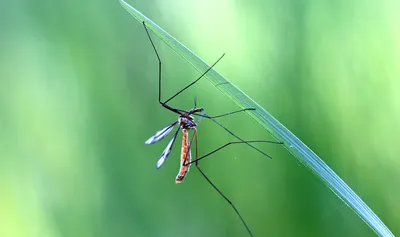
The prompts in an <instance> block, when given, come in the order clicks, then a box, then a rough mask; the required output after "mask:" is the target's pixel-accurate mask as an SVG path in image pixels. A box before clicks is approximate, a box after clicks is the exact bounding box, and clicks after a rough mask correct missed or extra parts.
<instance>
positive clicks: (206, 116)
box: [196, 114, 283, 159]
mask: <svg viewBox="0 0 400 237" xmlns="http://www.w3.org/2000/svg"><path fill="white" fill-rule="evenodd" d="M196 115H198V116H200V117H204V118H208V119H210V120H212V121H213V122H214V123H216V124H217V125H218V126H220V127H221V128H223V129H224V130H225V131H227V132H228V133H229V134H231V135H232V136H234V137H236V138H237V139H239V140H240V141H241V142H243V143H246V144H247V145H248V146H250V147H251V148H253V149H255V150H256V151H258V152H260V153H261V154H263V155H265V156H266V157H268V158H271V159H272V157H271V156H270V155H268V154H267V153H265V152H263V151H261V150H260V149H258V148H257V147H255V146H253V145H251V144H250V143H248V142H246V141H245V140H243V139H242V138H240V137H239V136H238V135H236V134H234V133H233V132H232V131H230V130H229V129H228V128H226V127H225V126H224V125H222V124H221V123H219V122H218V121H217V120H215V119H214V118H213V117H210V116H208V115H206V114H196ZM276 143H277V144H283V143H282V142H276Z"/></svg>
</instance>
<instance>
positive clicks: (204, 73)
mask: <svg viewBox="0 0 400 237" xmlns="http://www.w3.org/2000/svg"><path fill="white" fill-rule="evenodd" d="M224 56H225V54H222V56H221V57H220V58H219V59H218V60H217V61H216V62H215V63H214V64H213V65H211V67H209V68H208V69H207V70H206V71H205V72H203V74H201V75H200V77H198V78H197V79H196V80H194V81H193V82H192V83H190V84H189V85H187V86H185V87H184V88H183V89H182V90H180V91H178V92H177V93H176V94H175V95H173V96H172V97H171V98H169V99H168V100H166V101H165V102H164V103H168V102H169V101H170V100H172V99H173V98H175V97H176V96H177V95H179V94H180V93H182V92H183V91H184V90H186V89H187V88H189V87H191V86H193V85H194V84H195V83H196V82H198V81H199V80H200V79H201V78H202V77H204V75H206V74H207V72H209V71H210V70H211V69H212V68H213V67H214V66H215V64H217V63H218V62H219V60H221V59H222V58H223V57H224Z"/></svg>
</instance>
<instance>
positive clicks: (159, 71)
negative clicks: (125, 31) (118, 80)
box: [142, 21, 181, 114]
mask: <svg viewBox="0 0 400 237" xmlns="http://www.w3.org/2000/svg"><path fill="white" fill-rule="evenodd" d="M142 23H143V26H144V29H145V30H146V33H147V36H148V37H149V40H150V43H151V46H153V49H154V52H155V54H156V56H157V59H158V102H159V103H160V104H161V105H162V106H163V107H164V108H166V109H168V110H170V111H172V112H175V113H177V114H181V113H180V112H179V110H178V109H175V108H172V107H171V106H169V105H167V103H166V102H162V101H161V78H162V76H161V75H162V74H161V68H162V66H161V59H160V56H159V55H158V51H157V49H156V46H155V45H154V43H153V40H152V39H151V36H150V33H149V31H148V30H147V26H146V24H145V22H144V21H143V22H142Z"/></svg>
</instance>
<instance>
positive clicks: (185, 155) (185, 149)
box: [175, 129, 192, 184]
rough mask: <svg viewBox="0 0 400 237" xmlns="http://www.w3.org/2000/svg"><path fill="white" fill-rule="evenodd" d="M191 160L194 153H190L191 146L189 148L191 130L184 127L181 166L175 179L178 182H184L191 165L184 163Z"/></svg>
mask: <svg viewBox="0 0 400 237" xmlns="http://www.w3.org/2000/svg"><path fill="white" fill-rule="evenodd" d="M191 160H192V155H191V154H190V148H189V132H188V130H187V129H182V151H181V167H180V170H179V173H178V175H177V176H176V180H175V182H176V183H177V184H178V183H180V182H182V181H183V179H184V178H185V176H186V174H187V172H189V167H190V165H184V164H189V163H190V161H191Z"/></svg>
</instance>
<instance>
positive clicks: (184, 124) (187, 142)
mask: <svg viewBox="0 0 400 237" xmlns="http://www.w3.org/2000/svg"><path fill="white" fill-rule="evenodd" d="M143 26H144V29H145V31H146V33H147V36H148V38H149V41H150V43H151V45H152V47H153V49H154V52H155V54H156V56H157V59H158V102H159V103H160V104H161V106H163V107H164V108H166V109H168V110H169V111H172V112H174V113H176V114H178V119H177V120H176V121H174V122H172V123H170V124H168V125H167V126H165V127H164V128H162V129H161V130H159V131H158V132H156V133H155V134H154V135H153V136H152V137H150V138H149V139H147V140H146V142H145V144H153V143H156V142H158V141H160V140H161V139H163V138H165V137H166V136H167V135H168V134H170V133H171V131H172V130H173V128H174V127H175V126H176V125H178V129H177V130H176V132H175V133H174V135H173V137H172V139H171V140H170V141H169V143H168V145H167V146H166V148H165V149H164V151H163V152H162V154H161V156H160V158H159V159H158V161H157V165H156V167H157V169H158V168H160V167H161V166H162V165H163V164H164V162H165V160H166V159H167V158H168V156H169V154H170V152H171V149H172V147H173V145H174V142H175V140H176V137H177V136H178V133H179V131H180V130H182V151H181V159H180V160H181V161H180V170H179V173H178V175H177V176H176V179H175V182H176V183H181V182H182V181H183V180H184V178H185V177H186V175H187V173H188V171H189V167H190V165H191V164H193V163H194V164H195V166H196V168H197V170H198V171H199V172H200V173H201V175H202V176H203V177H204V178H205V179H206V180H207V182H208V183H209V184H210V185H211V186H212V187H213V188H214V189H215V190H216V191H217V192H218V193H219V194H220V195H221V196H222V197H223V198H224V199H225V200H226V201H227V202H228V203H229V205H230V206H231V207H232V208H233V209H234V211H235V212H236V214H237V215H238V217H239V218H240V220H241V222H242V223H243V225H244V226H245V228H246V230H247V232H248V233H249V235H250V236H252V237H253V234H252V232H251V230H250V228H249V227H248V225H247V224H246V222H245V221H244V219H243V217H242V215H241V214H240V213H239V211H238V210H237V208H236V207H235V205H234V204H233V203H232V202H231V201H230V200H229V199H228V198H227V197H226V196H225V195H224V194H223V193H222V192H221V191H220V189H218V188H217V187H216V186H215V184H214V183H213V182H212V181H211V180H210V178H209V177H208V176H207V175H206V174H205V173H204V172H203V170H202V169H201V168H200V166H199V161H200V160H202V159H204V158H206V157H209V156H210V155H212V154H214V153H216V152H217V151H220V150H222V149H223V148H225V147H227V146H229V145H233V144H246V145H248V146H250V147H251V148H253V149H255V150H257V151H258V152H260V153H261V154H263V155H264V156H267V157H269V158H271V157H270V156H269V155H268V154H266V153H264V152H263V151H261V150H260V149H258V148H257V147H255V146H253V143H273V144H282V143H281V142H276V141H266V140H251V141H248V140H243V139H241V138H240V137H239V136H237V135H236V134H234V133H233V132H232V131H230V130H229V129H227V128H226V127H225V126H223V125H222V124H221V123H219V122H218V121H217V120H216V118H220V117H224V116H228V115H232V114H236V113H239V112H243V111H249V110H255V109H254V108H244V109H240V110H237V111H233V112H229V113H224V114H221V115H217V116H209V115H207V114H206V113H205V112H204V109H203V108H197V107H196V99H195V101H194V107H193V108H192V109H190V110H182V109H177V108H173V107H171V106H170V105H168V102H169V101H171V100H172V99H174V98H175V97H176V96H178V95H179V94H181V93H182V92H183V91H185V90H186V89H188V88H189V87H191V86H193V85H194V84H195V83H197V82H198V81H199V80H200V79H201V78H203V77H204V76H205V75H206V74H207V73H208V72H209V71H210V70H211V69H212V68H213V67H214V66H215V65H216V64H217V63H218V62H219V61H220V60H221V59H222V58H223V57H224V54H223V55H222V56H221V57H220V58H219V59H218V60H217V61H216V62H215V63H214V64H213V65H211V66H210V67H209V68H208V69H207V70H206V71H205V72H204V73H202V74H201V75H200V76H199V77H198V78H197V79H196V80H194V81H193V82H191V83H189V84H188V85H187V86H185V87H184V88H183V89H181V90H179V91H178V92H177V93H175V94H174V95H173V96H171V97H170V98H169V99H167V100H165V101H162V100H161V78H162V77H161V59H160V56H159V54H158V52H157V49H156V47H155V45H154V43H153V40H152V38H151V37H150V34H149V31H148V29H147V26H146V24H145V22H143ZM194 116H198V117H199V119H198V120H197V121H195V118H194ZM202 118H206V119H209V120H211V121H212V122H214V123H215V124H217V125H218V126H219V127H221V128H222V129H224V130H225V131H226V132H228V133H229V134H231V135H232V136H233V137H235V138H236V139H238V141H232V142H228V143H226V144H225V145H223V146H220V147H219V148H217V149H214V150H213V151H211V152H209V153H207V154H205V155H203V156H200V157H199V155H198V147H197V144H198V133H197V126H198V125H199V122H200V120H201V119H202ZM189 131H193V135H192V137H191V138H190V137H189ZM192 144H195V146H196V148H195V149H196V152H195V154H196V155H195V159H194V160H192V155H191V148H192Z"/></svg>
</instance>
